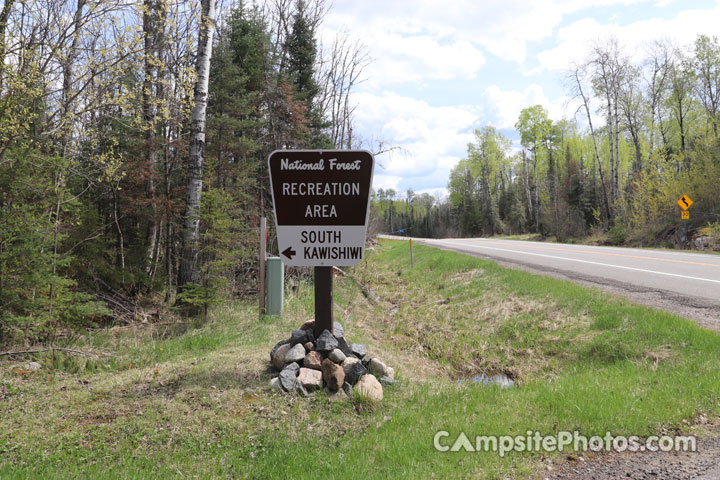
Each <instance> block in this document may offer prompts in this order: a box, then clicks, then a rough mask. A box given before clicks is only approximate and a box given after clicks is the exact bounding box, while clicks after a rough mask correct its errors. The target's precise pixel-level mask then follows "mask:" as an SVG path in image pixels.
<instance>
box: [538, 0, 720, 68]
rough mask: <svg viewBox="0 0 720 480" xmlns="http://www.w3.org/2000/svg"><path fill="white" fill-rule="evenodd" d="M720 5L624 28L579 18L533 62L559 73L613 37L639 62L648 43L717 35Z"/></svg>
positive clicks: (684, 40)
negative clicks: (595, 46) (550, 47)
mask: <svg viewBox="0 0 720 480" xmlns="http://www.w3.org/2000/svg"><path fill="white" fill-rule="evenodd" d="M718 18H720V5H718V6H716V7H714V8H711V9H705V10H701V9H692V10H685V11H682V12H680V13H679V14H678V15H677V16H676V17H675V18H672V19H662V18H651V19H646V20H640V21H637V22H633V23H630V24H627V25H623V26H621V25H618V24H617V23H612V24H600V23H599V22H598V21H597V20H595V19H592V18H583V19H581V20H578V21H576V22H574V23H572V24H570V25H568V26H566V27H563V28H561V29H560V30H558V32H557V40H558V44H557V46H556V47H554V48H552V49H549V50H545V51H543V52H540V53H539V54H538V55H537V59H538V61H539V63H540V68H539V69H535V70H534V71H533V73H538V72H540V71H541V70H549V71H559V70H565V69H567V68H569V66H570V65H572V64H573V63H579V62H582V61H583V60H584V59H585V57H586V56H587V54H588V52H589V50H590V48H591V47H592V45H593V44H594V43H596V42H597V41H602V40H604V39H607V38H610V37H615V38H617V39H618V42H619V44H620V45H621V46H622V47H623V49H624V51H626V52H627V53H628V54H629V55H631V56H632V57H633V59H634V60H635V61H640V60H642V57H643V55H644V52H645V49H646V47H647V45H648V43H649V42H652V41H654V40H658V39H661V38H667V39H670V40H672V41H674V42H676V43H677V44H679V45H687V44H690V43H692V42H693V41H694V40H695V38H696V37H697V36H698V35H699V34H701V33H705V34H711V35H712V34H715V35H716V34H717V31H718V26H717V23H718V22H717V20H718Z"/></svg>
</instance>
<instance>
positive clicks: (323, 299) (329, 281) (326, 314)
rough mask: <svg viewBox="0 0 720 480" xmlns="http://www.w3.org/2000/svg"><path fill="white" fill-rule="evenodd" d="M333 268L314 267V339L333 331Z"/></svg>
mask: <svg viewBox="0 0 720 480" xmlns="http://www.w3.org/2000/svg"><path fill="white" fill-rule="evenodd" d="M332 271H333V267H315V329H314V330H315V338H317V337H319V336H320V334H321V333H322V332H323V330H328V331H329V332H330V333H332V331H333V273H332Z"/></svg>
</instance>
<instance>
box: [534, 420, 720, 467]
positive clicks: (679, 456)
mask: <svg viewBox="0 0 720 480" xmlns="http://www.w3.org/2000/svg"><path fill="white" fill-rule="evenodd" d="M538 478H539V479H547V480H568V479H573V480H606V479H621V478H622V479H634V480H649V479H653V480H656V479H663V480H687V479H696V480H711V479H712V480H717V479H718V478H720V426H719V425H718V419H715V421H714V425H705V426H702V427H701V428H699V429H698V433H697V451H696V452H641V453H640V452H638V453H631V452H623V453H607V454H602V455H596V456H594V457H592V458H589V456H588V457H586V456H580V457H575V456H568V457H566V458H565V459H564V460H562V461H560V462H557V463H555V464H551V465H549V466H548V470H547V471H546V472H544V473H542V474H540V475H538Z"/></svg>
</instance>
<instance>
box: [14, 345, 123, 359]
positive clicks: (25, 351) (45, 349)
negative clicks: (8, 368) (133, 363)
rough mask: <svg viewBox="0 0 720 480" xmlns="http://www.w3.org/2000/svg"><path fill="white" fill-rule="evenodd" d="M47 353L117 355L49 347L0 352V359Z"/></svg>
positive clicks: (87, 355)
mask: <svg viewBox="0 0 720 480" xmlns="http://www.w3.org/2000/svg"><path fill="white" fill-rule="evenodd" d="M45 352H63V353H69V354H72V355H82V356H85V357H114V356H115V354H113V353H108V352H84V351H82V350H73V349H71V348H60V347H47V348H38V349H35V350H15V351H12V352H0V357H6V356H13V355H29V354H32V353H45Z"/></svg>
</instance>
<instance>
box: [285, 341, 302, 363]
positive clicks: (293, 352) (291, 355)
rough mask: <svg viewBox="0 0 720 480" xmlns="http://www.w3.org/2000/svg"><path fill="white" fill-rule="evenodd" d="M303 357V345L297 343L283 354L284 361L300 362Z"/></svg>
mask: <svg viewBox="0 0 720 480" xmlns="http://www.w3.org/2000/svg"><path fill="white" fill-rule="evenodd" d="M303 358H305V347H303V346H302V344H300V343H298V344H296V345H295V346H294V347H292V348H291V349H290V350H288V352H287V353H286V354H285V363H286V364H288V363H291V362H301V361H302V359H303Z"/></svg>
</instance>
